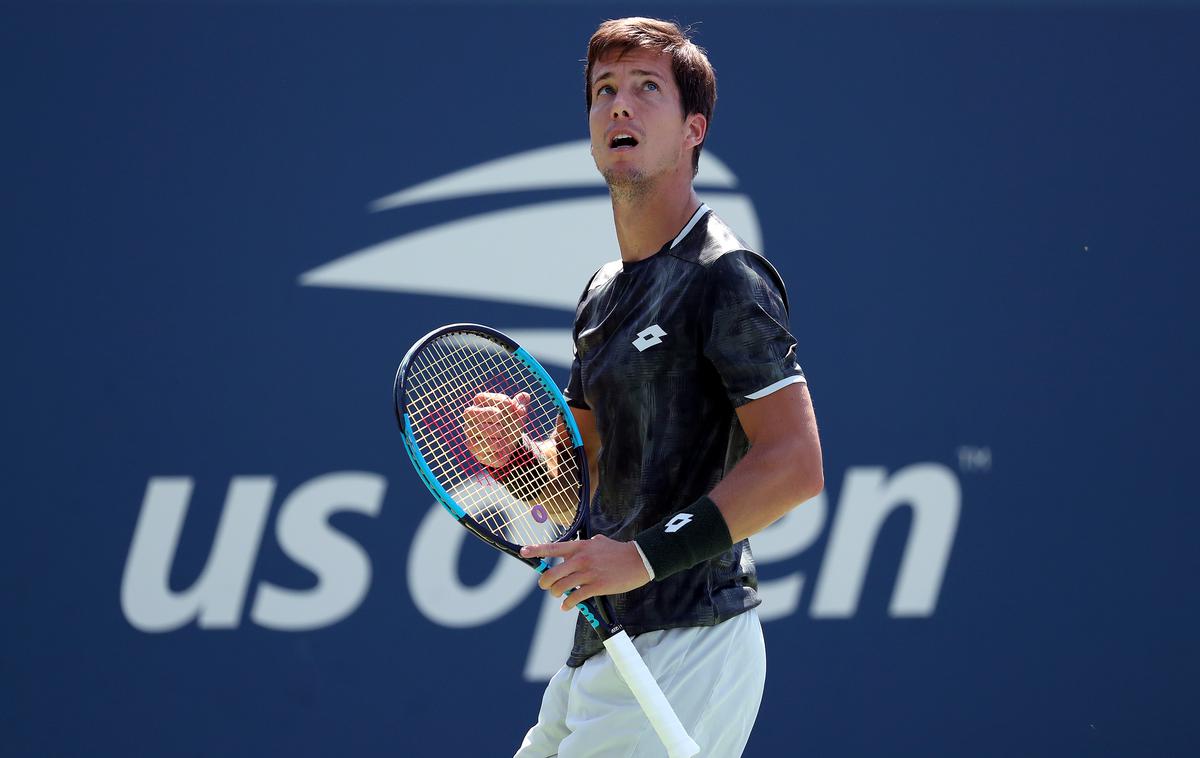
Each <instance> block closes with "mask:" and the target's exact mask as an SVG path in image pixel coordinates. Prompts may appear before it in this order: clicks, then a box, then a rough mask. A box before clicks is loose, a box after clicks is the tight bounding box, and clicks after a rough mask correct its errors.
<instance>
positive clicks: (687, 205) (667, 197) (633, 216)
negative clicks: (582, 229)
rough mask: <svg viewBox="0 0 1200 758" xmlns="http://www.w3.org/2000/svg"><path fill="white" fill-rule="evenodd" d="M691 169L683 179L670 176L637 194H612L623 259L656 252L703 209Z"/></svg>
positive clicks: (644, 256) (643, 258)
mask: <svg viewBox="0 0 1200 758" xmlns="http://www.w3.org/2000/svg"><path fill="white" fill-rule="evenodd" d="M688 168H689V171H688V174H687V176H686V177H684V178H683V179H682V180H681V179H680V178H679V177H672V176H667V177H663V178H662V180H661V181H659V182H656V183H655V184H654V185H651V186H649V187H646V188H645V189H644V190H643V191H641V192H638V193H636V194H630V193H624V192H618V191H614V192H612V205H613V222H614V223H615V225H616V228H617V244H618V245H620V247H621V260H623V261H625V262H626V263H632V262H634V261H640V260H645V259H646V258H649V257H650V256H652V255H654V254H655V253H657V252H658V251H659V250H660V249H661V248H662V246H663V245H665V244H666V243H668V242H670V241H671V240H672V239H674V238H675V235H676V234H679V230H680V229H682V228H683V226H684V225H685V224H686V223H687V222H688V219H690V218H691V217H692V214H693V213H695V212H696V208H698V207H700V199H699V198H698V197H696V191H695V190H694V189H692V179H691V171H690V168H691V167H690V166H689V167H688Z"/></svg>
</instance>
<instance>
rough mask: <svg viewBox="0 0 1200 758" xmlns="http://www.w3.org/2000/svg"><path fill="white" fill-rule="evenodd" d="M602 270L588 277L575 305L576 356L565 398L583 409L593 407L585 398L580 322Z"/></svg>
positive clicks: (573, 350) (573, 344)
mask: <svg viewBox="0 0 1200 758" xmlns="http://www.w3.org/2000/svg"><path fill="white" fill-rule="evenodd" d="M602 270H603V268H601V269H599V270H597V271H596V272H595V273H593V274H592V275H591V276H590V277H588V282H587V285H586V286H585V287H584V288H583V294H581V295H580V296H579V303H578V304H577V305H576V306H575V323H574V324H573V325H572V327H571V354H572V355H573V356H574V358H573V359H572V360H571V377H570V378H569V379H568V380H567V386H566V387H564V388H563V398H564V399H565V400H566V401H567V405H569V406H571V407H572V408H578V409H580V410H583V411H590V410H591V409H592V407H591V406H590V405H588V404H587V401H586V400H584V399H583V398H584V391H583V370H582V367H581V366H580V364H579V322H580V320H581V319H582V318H583V312H584V310H585V308H586V307H587V299H588V292H589V291H591V289H592V282H594V281H596V275H597V274H599V273H600V271H602Z"/></svg>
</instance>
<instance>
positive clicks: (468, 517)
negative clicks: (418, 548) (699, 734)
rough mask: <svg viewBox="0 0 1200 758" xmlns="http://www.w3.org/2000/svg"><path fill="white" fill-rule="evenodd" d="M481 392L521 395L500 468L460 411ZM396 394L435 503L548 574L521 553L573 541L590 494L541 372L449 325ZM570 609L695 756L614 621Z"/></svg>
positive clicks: (415, 353)
mask: <svg viewBox="0 0 1200 758" xmlns="http://www.w3.org/2000/svg"><path fill="white" fill-rule="evenodd" d="M480 393H497V394H502V395H507V396H509V397H517V396H520V395H521V393H524V394H525V395H527V396H528V402H526V403H525V404H524V410H523V414H522V415H521V416H520V417H519V418H520V420H519V422H517V423H519V424H520V425H521V427H522V428H521V429H520V430H519V431H520V433H521V437H522V439H523V440H524V447H523V448H522V449H521V450H520V451H518V454H517V455H516V456H514V459H515V460H510V461H506V462H505V465H503V466H495V465H493V466H491V467H489V466H485V465H483V464H482V463H481V462H480V461H479V460H478V459H477V458H476V457H475V455H474V454H473V453H472V452H471V447H470V446H469V445H468V442H467V438H466V431H465V429H464V422H463V419H464V413H465V412H466V410H467V408H470V407H472V406H473V404H474V400H475V397H476V396H477V395H479V394H480ZM394 397H395V409H396V420H397V422H399V424H400V429H401V431H402V432H403V433H404V448H405V451H406V452H407V453H408V457H409V459H411V460H412V464H413V466H414V467H416V469H417V474H419V475H420V477H421V480H422V481H423V482H425V486H427V487H428V488H429V491H430V492H432V493H433V495H434V497H436V498H437V500H438V502H439V503H441V504H442V507H444V508H445V509H446V511H447V512H449V513H450V515H452V516H454V518H455V519H457V520H458V523H460V524H462V525H463V526H465V527H466V528H467V529H468V530H469V531H470V532H471V533H472V534H474V535H475V536H476V537H478V538H480V539H481V540H483V541H484V542H486V543H487V544H489V545H491V546H492V547H494V548H496V549H497V550H500V551H502V552H505V553H507V554H509V555H511V556H512V557H514V558H516V559H518V560H520V561H523V562H525V563H528V564H529V565H530V566H532V567H533V568H534V569H535V570H536V571H537V572H538V573H542V572H544V571H546V570H547V569H548V568H550V563H548V562H547V561H546V560H544V559H541V558H524V557H522V556H521V553H520V550H521V547H523V546H525V545H536V544H542V543H548V542H565V541H568V540H572V539H574V538H575V537H576V535H577V534H578V532H579V529H580V528H581V527H582V526H583V524H584V522H585V520H586V518H587V508H588V496H589V493H590V491H591V490H590V489H589V486H588V465H587V457H586V456H585V455H584V451H583V440H582V438H581V437H580V435H579V428H578V427H577V426H576V425H575V420H574V418H573V417H572V415H571V411H570V409H569V408H568V407H567V404H566V401H565V400H564V399H563V396H562V393H561V392H559V391H558V388H557V387H556V386H555V385H554V382H553V381H551V379H550V375H549V374H547V373H546V370H545V369H544V368H542V367H541V365H539V364H538V362H537V361H536V360H534V359H533V356H531V355H530V354H529V353H528V352H526V351H525V349H524V348H522V347H520V346H519V345H517V343H516V342H514V341H513V340H511V339H510V338H508V337H507V336H505V335H504V334H502V333H500V332H498V331H496V330H495V329H491V328H488V327H486V326H479V325H478V324H451V325H449V326H443V327H441V328H439V329H435V330H433V331H432V332H430V333H429V334H426V335H425V336H424V337H422V338H421V339H420V340H418V341H417V343H416V344H415V345H413V347H412V349H411V350H409V351H408V354H407V355H405V356H404V360H403V361H402V362H401V363H400V368H399V369H398V370H397V371H396V384H395V388H394ZM522 399H524V397H522ZM551 436H555V437H556V440H557V445H556V446H555V447H556V454H552V455H551V456H549V457H542V456H541V454H540V453H539V452H538V451H539V450H540V446H538V445H537V443H538V442H542V441H545V440H547V439H549V438H550V437H551ZM491 463H493V464H495V463H496V461H491ZM568 594H570V593H568ZM576 607H577V608H578V609H579V612H580V613H581V614H582V615H583V617H584V618H585V619H586V620H587V622H588V624H589V625H591V627H592V628H593V629H594V630H595V631H596V634H598V635H599V636H600V639H601V640H603V641H604V647H605V649H607V651H608V654H609V655H610V656H611V657H612V660H613V663H615V664H616V667H617V671H619V672H620V674H621V677H622V678H623V679H624V680H625V683H626V684H628V685H629V689H630V690H631V691H632V692H633V695H634V697H635V698H637V701H638V703H639V704H640V705H641V707H642V710H643V711H645V713H646V717H647V718H649V720H650V723H651V724H652V725H653V726H654V730H655V731H656V732H657V733H658V736H659V739H661V740H662V742H663V745H665V746H666V748H667V752H668V753H669V754H670V755H671V758H688V757H689V756H693V755H695V754H696V753H697V752H699V750H700V747H699V746H698V745H697V744H696V743H695V741H693V740H692V738H691V737H690V736H688V733H687V731H686V730H685V729H684V728H683V724H681V723H680V722H679V717H678V716H677V715H675V711H674V710H673V709H672V708H671V704H670V703H668V702H667V698H666V696H664V695H663V692H662V689H661V688H659V686H658V682H656V681H655V680H654V677H653V676H651V674H650V670H649V669H648V668H646V663H645V662H644V661H643V660H642V657H641V656H640V655H639V654H638V652H637V649H636V648H634V646H633V643H632V642H631V641H630V639H629V635H628V634H626V632H625V630H624V629H623V628H622V627H621V626H620V624H615V623H609V621H608V620H607V619H606V617H605V616H604V614H602V613H601V612H600V608H599V606H598V605H596V604H595V603H593V602H592V600H586V601H584V602H582V603H577V604H576Z"/></svg>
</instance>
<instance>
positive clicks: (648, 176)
mask: <svg viewBox="0 0 1200 758" xmlns="http://www.w3.org/2000/svg"><path fill="white" fill-rule="evenodd" d="M682 152H683V150H682V148H681V149H680V150H677V151H675V152H674V155H669V156H664V157H663V159H662V161H661V162H660V163H659V165H657V166H655V167H653V168H651V169H650V170H649V171H643V170H642V169H640V168H635V167H632V166H631V167H628V168H623V169H617V168H613V167H612V166H609V167H608V168H605V169H603V170H601V172H600V174H601V175H602V176H603V177H604V181H605V182H606V183H607V184H608V192H609V194H610V195H612V199H613V201H614V202H619V203H621V204H624V205H630V204H634V203H637V202H639V201H641V200H643V199H644V198H646V197H649V196H650V195H651V194H652V193H653V192H654V188H655V186H656V185H657V184H658V182H659V180H660V179H662V178H663V177H665V176H666V175H667V174H669V173H671V172H672V171H673V170H674V169H675V168H676V164H677V163H678V162H679V159H680V155H681V154H682Z"/></svg>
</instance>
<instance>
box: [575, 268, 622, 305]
mask: <svg viewBox="0 0 1200 758" xmlns="http://www.w3.org/2000/svg"><path fill="white" fill-rule="evenodd" d="M621 270H622V267H621V261H620V260H619V259H618V260H615V261H609V262H608V263H605V264H604V265H603V266H601V267H600V268H598V269H596V273H594V274H592V278H591V279H588V283H587V286H586V287H584V288H583V297H584V299H586V298H587V295H588V293H589V292H591V291H592V290H594V289H598V288H600V287H603V286H604V285H606V284H608V283H609V282H611V281H612V280H613V279H614V278H616V276H617V274H619V273H621Z"/></svg>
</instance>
